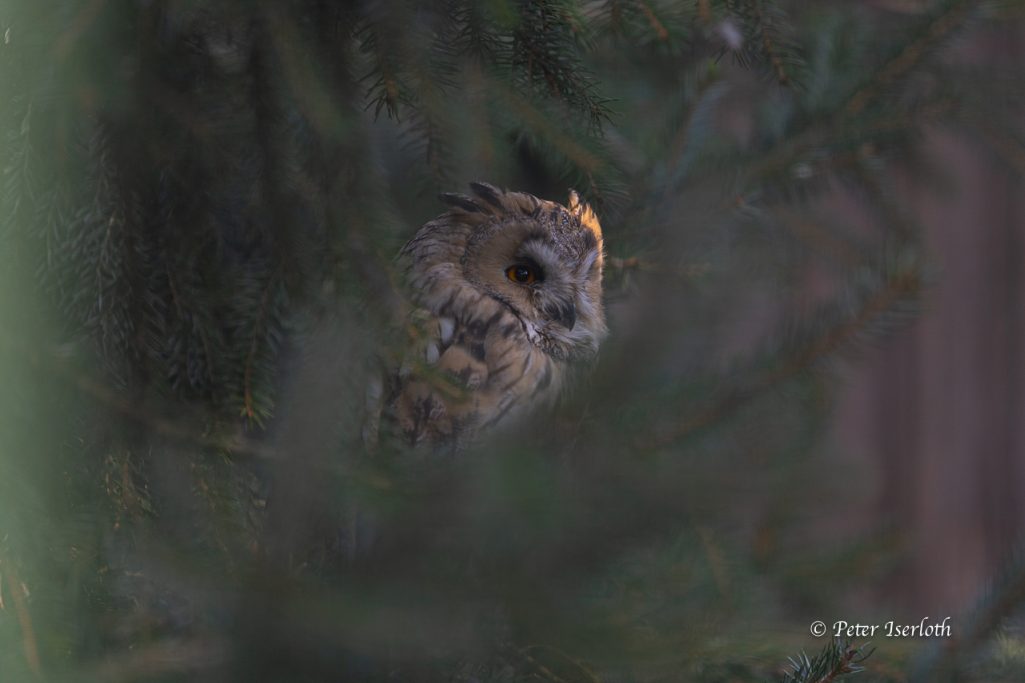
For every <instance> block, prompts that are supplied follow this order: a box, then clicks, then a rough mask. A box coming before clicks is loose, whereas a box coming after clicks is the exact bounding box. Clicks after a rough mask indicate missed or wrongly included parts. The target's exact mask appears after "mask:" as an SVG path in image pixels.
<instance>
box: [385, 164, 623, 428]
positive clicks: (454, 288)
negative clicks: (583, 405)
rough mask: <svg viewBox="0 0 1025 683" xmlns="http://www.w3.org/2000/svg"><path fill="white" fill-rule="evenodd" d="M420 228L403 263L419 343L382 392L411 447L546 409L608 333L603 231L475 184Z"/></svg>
mask: <svg viewBox="0 0 1025 683" xmlns="http://www.w3.org/2000/svg"><path fill="white" fill-rule="evenodd" d="M471 189H472V190H473V193H474V195H473V196H466V195H455V194H446V195H442V199H443V200H444V201H445V202H446V203H448V204H450V205H451V207H452V208H451V209H450V210H449V211H448V212H447V213H445V214H442V215H441V216H439V217H438V218H436V219H435V220H433V221H430V222H429V223H427V224H425V225H424V226H423V227H421V228H420V230H419V231H417V233H416V235H415V236H414V237H413V239H411V240H410V241H409V243H407V244H406V246H405V247H404V248H403V249H402V251H401V254H400V259H402V260H403V261H404V262H405V267H406V268H405V274H406V283H407V286H408V292H409V298H410V300H411V302H412V304H413V305H414V307H415V310H414V312H413V314H412V315H411V316H410V320H411V331H412V333H411V338H412V339H413V340H414V344H413V347H414V348H413V350H412V351H411V352H410V353H408V354H407V357H406V360H405V362H403V363H402V368H401V369H400V370H399V371H398V372H396V373H394V374H393V376H392V377H391V378H390V380H389V382H387V384H386V386H385V389H384V392H383V395H381V396H380V399H381V402H382V403H383V407H384V416H385V418H386V420H387V421H388V422H389V423H390V424H391V425H392V428H393V430H394V431H397V432H399V433H400V434H401V435H402V437H403V438H404V440H408V442H410V443H414V444H417V443H424V442H426V443H430V444H433V445H448V444H454V445H458V444H461V443H465V442H466V441H467V440H468V439H470V438H472V437H473V436H474V435H475V434H477V433H478V432H479V431H480V430H482V429H486V428H488V427H490V426H492V425H494V424H497V423H498V422H500V421H504V420H505V419H507V418H509V417H510V416H512V415H514V414H517V413H520V412H525V411H527V410H531V409H533V408H536V407H539V406H542V405H546V404H550V402H551V400H552V399H553V398H554V397H555V396H557V395H558V393H559V391H560V389H561V388H562V387H563V385H564V383H565V381H566V379H567V370H568V369H569V367H570V366H571V365H573V364H575V363H579V362H581V361H586V360H589V359H592V358H594V356H595V354H596V353H597V351H598V346H599V344H600V343H601V341H602V339H603V338H604V337H605V335H606V327H605V314H604V310H603V305H602V300H601V297H602V286H601V278H602V266H603V262H604V254H603V244H602V234H601V226H600V225H599V223H598V219H597V217H596V216H595V214H594V212H593V211H592V210H591V209H590V207H588V206H587V205H586V204H584V203H582V202H581V201H580V199H579V197H578V196H577V194H576V193H575V192H571V193H570V199H569V205H568V207H567V206H562V205H560V204H556V203H554V202H550V201H545V200H541V199H538V198H537V197H534V196H533V195H530V194H525V193H521V192H505V191H502V190H499V189H498V188H496V187H493V186H491V185H488V184H485V183H472V184H471Z"/></svg>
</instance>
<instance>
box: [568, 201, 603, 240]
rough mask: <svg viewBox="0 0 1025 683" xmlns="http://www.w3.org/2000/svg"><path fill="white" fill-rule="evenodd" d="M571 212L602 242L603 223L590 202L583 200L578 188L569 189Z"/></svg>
mask: <svg viewBox="0 0 1025 683" xmlns="http://www.w3.org/2000/svg"><path fill="white" fill-rule="evenodd" d="M569 212H570V213H571V214H573V215H574V216H576V217H577V218H578V219H580V225H582V226H583V227H585V228H587V229H588V230H590V231H591V232H592V233H594V236H595V237H597V238H598V243H599V244H600V243H601V223H599V222H598V216H597V215H596V214H595V213H594V210H593V209H592V208H591V207H590V205H589V204H587V203H585V202H583V201H581V199H580V195H579V194H577V191H576V190H570V191H569Z"/></svg>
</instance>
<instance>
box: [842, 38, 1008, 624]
mask: <svg viewBox="0 0 1025 683" xmlns="http://www.w3.org/2000/svg"><path fill="white" fill-rule="evenodd" d="M1023 38H1025V36H1022V35H1019V34H1017V33H1014V32H1012V31H1010V30H1003V31H999V32H995V33H986V34H982V35H975V36H973V37H972V38H971V40H969V41H967V42H966V43H965V44H964V45H961V46H958V49H957V50H956V53H955V54H956V55H957V58H958V59H964V60H965V61H967V62H969V63H973V64H975V65H977V66H985V65H988V64H992V65H1000V66H1003V67H1005V68H1009V69H1012V70H1014V71H1020V69H1021V67H1022V66H1023V65H1025V50H1023V48H1022V39H1023ZM994 104H997V103H994ZM923 135H924V136H925V140H926V147H927V160H928V162H929V164H930V166H931V167H932V168H935V169H937V170H938V171H939V175H940V178H941V182H939V183H937V182H936V178H919V177H911V176H910V175H906V176H905V177H904V178H902V179H901V181H900V184H899V187H897V188H896V190H897V191H898V192H900V193H902V194H903V195H904V196H905V197H906V198H907V199H908V200H909V202H908V205H909V206H911V207H913V212H914V215H913V216H912V219H913V220H914V222H915V223H916V224H917V225H918V226H919V228H920V229H921V230H922V242H923V247H924V249H925V253H926V257H927V261H928V263H930V264H931V266H932V267H933V268H934V273H933V277H932V279H931V284H930V287H929V288H928V290H927V291H926V293H925V297H924V300H923V302H922V303H923V309H922V312H921V314H920V315H919V316H918V317H917V319H916V320H915V321H914V322H913V324H911V325H910V326H908V327H905V328H902V329H901V330H900V331H899V332H898V333H897V334H895V335H894V336H893V337H892V338H891V339H890V340H889V341H888V342H886V343H885V344H883V345H882V346H880V347H879V348H877V349H875V350H873V351H871V352H869V353H867V354H866V356H865V357H864V358H863V359H862V362H860V363H859V364H858V365H857V366H856V367H855V369H854V371H853V372H852V373H851V374H850V378H849V381H848V383H847V384H846V387H845V388H844V390H843V395H842V397H841V399H840V402H839V405H838V410H837V413H836V416H835V426H834V432H833V434H832V436H831V444H832V447H831V449H830V450H831V451H832V452H833V453H835V454H836V455H837V457H840V458H843V459H845V460H848V459H849V460H853V461H855V462H856V463H858V464H860V465H861V466H864V465H865V464H868V465H869V467H870V469H871V471H872V473H873V477H874V479H875V483H876V485H877V487H876V489H875V490H874V492H873V494H872V495H871V496H870V497H868V500H866V501H865V503H864V504H866V505H869V506H870V509H868V510H863V511H857V512H858V514H857V515H850V517H848V519H852V518H857V519H859V522H858V523H864V525H865V527H866V528H880V527H881V526H882V527H885V526H890V527H891V528H892V529H893V530H894V531H895V532H896V534H897V536H898V538H899V539H900V543H901V549H902V550H903V551H904V553H903V557H904V558H905V560H904V561H903V562H902V563H901V566H900V567H899V569H898V570H897V571H896V572H895V573H894V574H893V575H892V576H891V577H890V578H889V579H888V580H887V581H886V582H884V585H883V586H881V595H880V597H881V599H882V601H883V602H884V603H889V604H892V605H893V606H894V607H899V608H903V609H906V610H909V611H914V610H918V611H922V610H925V612H923V613H927V612H931V613H937V611H940V612H945V611H960V610H963V609H965V608H968V607H969V606H970V605H971V603H972V602H973V601H974V600H975V599H976V598H977V597H978V595H979V587H980V586H983V585H985V584H986V582H987V581H989V580H990V579H992V578H993V577H994V575H995V574H996V573H997V572H998V571H999V568H1000V567H1001V565H1002V564H1003V563H1004V562H1005V561H1006V560H1007V559H1008V557H1009V556H1010V555H1011V553H1012V552H1013V550H1014V549H1015V548H1016V545H1017V541H1018V539H1020V538H1021V537H1022V535H1023V531H1025V401H1023V397H1025V372H1023V355H1025V291H1023V286H1025V277H1023V269H1025V198H1023V192H1022V190H1023V188H1022V182H1021V179H1020V178H1021V176H1020V172H1021V171H1022V170H1025V156H1023V155H1022V153H1021V150H1020V148H1015V147H1012V146H1010V145H1006V144H1003V143H1004V142H1006V141H1001V140H1000V139H999V138H997V137H993V138H990V139H982V140H979V139H974V140H968V139H967V138H966V137H963V136H962V134H960V133H957V132H954V131H951V130H949V129H943V130H939V129H935V130H925V131H923ZM980 142H981V143H982V144H979V143H980ZM1016 173H1017V174H1018V175H1017V176H1016ZM839 512H840V514H842V515H844V516H847V514H849V512H850V511H839Z"/></svg>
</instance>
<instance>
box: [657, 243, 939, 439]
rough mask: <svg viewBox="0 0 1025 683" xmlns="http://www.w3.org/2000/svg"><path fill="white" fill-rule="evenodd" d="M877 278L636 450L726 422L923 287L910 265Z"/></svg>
mask: <svg viewBox="0 0 1025 683" xmlns="http://www.w3.org/2000/svg"><path fill="white" fill-rule="evenodd" d="M880 275H881V281H880V282H879V283H877V284H875V285H870V286H869V288H868V292H867V293H863V294H861V295H860V298H861V301H860V303H858V304H857V305H855V306H844V305H841V306H838V307H835V308H834V307H829V308H828V309H827V310H824V311H822V312H821V313H820V314H818V315H814V316H812V318H811V319H812V320H813V321H816V320H817V321H820V322H819V324H818V325H817V326H814V327H813V328H812V329H805V330H796V331H795V332H792V333H790V334H787V335H785V338H786V342H785V343H784V346H783V348H782V349H774V350H770V351H768V352H767V353H765V354H763V356H762V357H761V358H759V359H758V360H756V361H754V362H753V363H752V364H751V367H749V368H748V369H746V370H743V371H739V372H738V373H737V375H738V376H739V377H741V378H743V379H742V380H741V383H740V384H739V385H735V386H733V387H730V388H728V389H726V390H725V391H722V392H720V394H719V396H718V398H715V399H713V400H712V401H711V402H709V403H708V404H707V405H706V406H705V407H704V408H703V409H701V410H700V411H698V412H697V413H695V414H693V415H692V416H690V417H689V418H686V419H684V420H683V421H682V422H680V423H679V424H678V425H677V426H675V427H674V428H673V429H671V430H669V431H668V432H663V433H660V434H657V436H655V437H654V438H652V439H648V440H644V441H642V442H641V443H640V444H639V446H640V448H641V449H643V450H657V449H659V448H663V447H665V446H668V445H670V444H673V443H675V442H677V441H679V440H681V439H683V438H686V437H688V436H690V435H692V434H694V433H696V432H699V431H701V430H703V429H705V428H707V427H709V426H711V425H713V424H716V423H718V422H720V421H722V420H725V419H727V418H729V417H731V416H732V415H734V414H735V413H736V412H737V411H739V410H740V409H741V408H743V407H744V406H745V405H747V404H748V403H750V402H751V401H753V400H755V399H757V398H759V397H762V396H764V395H765V394H766V393H767V392H769V391H771V390H772V389H775V388H776V387H779V386H780V385H782V384H784V383H786V382H788V381H789V380H791V379H793V378H795V377H797V376H798V375H800V374H802V373H803V372H805V371H807V370H809V369H811V368H812V367H814V366H815V364H816V363H818V362H819V361H822V360H824V359H826V358H829V357H830V356H832V355H834V354H836V353H838V352H840V351H842V350H844V349H846V348H849V347H851V346H852V345H853V344H854V343H855V342H856V341H857V340H858V339H859V338H862V337H864V336H865V335H866V334H870V333H871V332H872V330H873V328H878V327H879V326H880V325H883V326H885V327H889V325H887V323H888V319H889V318H892V317H893V315H894V314H897V315H900V314H901V312H902V309H906V308H908V307H909V306H910V305H911V304H912V302H914V301H915V300H917V298H918V296H919V294H920V293H921V290H922V286H923V283H922V275H921V273H920V271H919V269H918V267H917V266H916V265H915V264H914V263H910V264H897V265H896V266H895V267H893V268H892V269H890V270H886V269H884V271H883V272H882V273H881V274H880ZM850 309H853V312H852V313H850V314H847V313H846V312H845V311H847V310H850ZM901 317H903V316H901ZM831 318H832V319H834V320H835V322H833V323H832V324H825V325H823V324H822V323H821V321H822V320H823V319H827V320H828V319H831ZM795 337H796V338H797V342H796V343H794V340H795ZM802 338H803V339H802Z"/></svg>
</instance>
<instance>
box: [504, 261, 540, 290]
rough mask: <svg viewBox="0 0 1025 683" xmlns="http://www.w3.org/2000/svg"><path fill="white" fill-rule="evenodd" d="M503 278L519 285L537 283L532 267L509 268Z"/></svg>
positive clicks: (535, 271)
mask: <svg viewBox="0 0 1025 683" xmlns="http://www.w3.org/2000/svg"><path fill="white" fill-rule="evenodd" d="M505 276H506V277H507V278H509V279H510V280H512V281H513V282H515V283H517V284H521V285H529V284H532V283H534V282H536V281H537V279H538V277H537V270H535V269H534V268H533V267H531V266H528V265H524V264H522V263H521V264H519V265H515V266H509V267H508V268H506V269H505Z"/></svg>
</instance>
